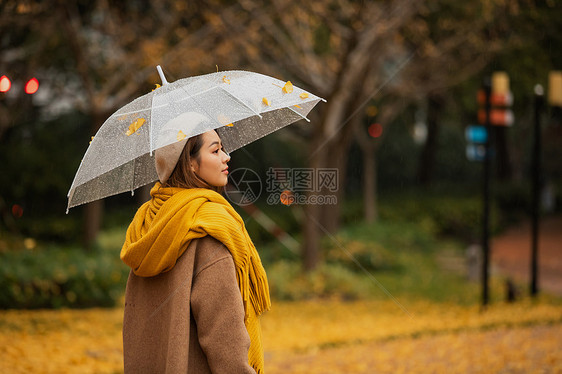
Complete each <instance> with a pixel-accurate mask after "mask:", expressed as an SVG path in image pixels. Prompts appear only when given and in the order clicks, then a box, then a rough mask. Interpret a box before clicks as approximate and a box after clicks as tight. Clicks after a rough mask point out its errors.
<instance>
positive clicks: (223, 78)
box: [222, 75, 230, 84]
mask: <svg viewBox="0 0 562 374" xmlns="http://www.w3.org/2000/svg"><path fill="white" fill-rule="evenodd" d="M222 81H223V82H224V83H226V84H230V79H228V78H226V75H225V76H224V77H222Z"/></svg>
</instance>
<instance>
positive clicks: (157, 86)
mask: <svg viewBox="0 0 562 374" xmlns="http://www.w3.org/2000/svg"><path fill="white" fill-rule="evenodd" d="M155 85H156V87H155V88H153V89H152V91H154V90H157V89H159V88H160V87H162V86H160V85H159V84H158V83H155Z"/></svg>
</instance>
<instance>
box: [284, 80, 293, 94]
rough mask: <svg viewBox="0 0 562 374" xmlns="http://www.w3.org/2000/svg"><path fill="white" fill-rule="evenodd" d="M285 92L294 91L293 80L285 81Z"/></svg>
mask: <svg viewBox="0 0 562 374" xmlns="http://www.w3.org/2000/svg"><path fill="white" fill-rule="evenodd" d="M283 92H284V93H291V92H293V84H292V83H291V81H287V83H285V85H284V86H283Z"/></svg>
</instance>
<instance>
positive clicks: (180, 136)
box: [177, 130, 186, 142]
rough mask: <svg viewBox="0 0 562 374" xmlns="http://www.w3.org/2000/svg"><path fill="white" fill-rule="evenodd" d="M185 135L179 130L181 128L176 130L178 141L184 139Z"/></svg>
mask: <svg viewBox="0 0 562 374" xmlns="http://www.w3.org/2000/svg"><path fill="white" fill-rule="evenodd" d="M185 137H186V135H185V134H184V133H183V131H181V130H180V131H178V137H177V138H178V142H179V141H180V140H183V139H185Z"/></svg>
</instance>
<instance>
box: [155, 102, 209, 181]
mask: <svg viewBox="0 0 562 374" xmlns="http://www.w3.org/2000/svg"><path fill="white" fill-rule="evenodd" d="M208 123H209V119H208V118H207V117H205V116H204V115H202V114H200V113H196V112H186V113H182V114H180V115H179V116H177V117H175V118H173V119H171V120H170V121H168V122H166V123H165V124H164V125H163V126H162V127H161V128H160V130H159V131H158V137H157V139H156V150H155V151H154V159H155V163H156V172H157V173H158V179H159V180H160V182H161V183H164V182H166V181H167V180H168V178H169V177H170V175H172V172H173V171H174V169H175V167H176V164H177V163H178V160H179V159H180V155H181V152H182V151H183V148H184V147H185V144H186V143H187V140H188V137H185V138H183V139H181V140H178V133H179V132H180V131H181V132H182V134H194V135H197V134H201V133H203V132H205V130H207V129H205V127H206V126H205V125H206V124H208ZM210 129H211V128H210V127H209V128H208V130H210Z"/></svg>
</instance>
